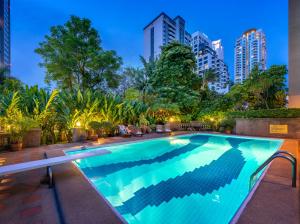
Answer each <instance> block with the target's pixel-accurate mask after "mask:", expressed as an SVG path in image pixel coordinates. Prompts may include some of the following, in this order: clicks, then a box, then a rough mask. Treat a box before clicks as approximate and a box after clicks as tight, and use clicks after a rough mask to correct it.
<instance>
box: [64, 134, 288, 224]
mask: <svg viewBox="0 0 300 224" xmlns="http://www.w3.org/2000/svg"><path fill="white" fill-rule="evenodd" d="M199 134H201V135H211V136H232V137H235V138H248V139H263V140H278V141H281V143H280V145H279V146H278V148H277V150H276V151H278V150H280V148H281V147H282V145H283V143H284V139H282V138H272V137H255V136H243V135H233V134H218V133H205V132H194V133H187V134H179V135H175V136H189V135H199ZM175 136H174V137H175ZM170 137H173V136H164V137H158V138H151V139H137V140H133V141H126V142H114V143H109V144H104V145H100V146H93V147H87V148H85V149H84V150H90V149H105V147H111V146H116V145H126V144H132V143H138V142H144V141H151V140H158V139H166V138H170ZM80 150H82V149H80V148H79V149H65V150H63V153H64V154H66V152H74V151H80ZM272 162H273V161H272ZM272 162H270V163H269V164H268V165H267V166H266V168H265V169H264V171H263V172H262V174H261V175H260V177H259V179H258V180H257V181H256V183H255V184H254V186H253V187H252V189H251V191H250V192H249V193H248V194H247V196H246V198H245V199H244V200H243V202H242V203H241V205H240V206H239V208H238V209H237V210H236V212H235V213H234V215H233V217H232V218H231V220H230V222H229V223H230V224H235V223H237V222H238V220H239V218H240V217H241V215H242V213H243V212H244V210H245V208H246V206H247V204H248V203H249V202H250V200H251V198H252V197H253V195H254V193H255V192H256V190H257V188H258V187H259V185H260V183H261V181H262V180H263V178H264V177H265V175H266V173H267V171H268V169H269V168H270V166H271V164H272ZM72 164H73V165H74V166H75V167H76V169H77V170H79V172H80V173H81V174H82V176H83V177H84V178H85V179H86V180H87V181H88V182H89V183H90V185H91V186H92V187H93V189H94V190H95V191H96V192H97V193H98V194H99V195H100V197H101V198H102V199H104V201H105V202H106V203H107V205H108V206H109V207H110V208H111V209H112V211H113V212H114V213H115V214H116V215H117V216H118V217H119V218H120V219H121V220H122V221H123V222H124V223H128V222H127V221H126V220H125V218H124V217H123V216H122V215H121V214H120V213H119V212H118V211H117V210H116V209H115V208H114V207H113V206H112V205H111V204H110V202H109V201H108V200H107V199H106V198H105V196H103V195H102V193H101V192H100V191H99V190H98V189H97V188H96V187H95V186H94V184H93V183H92V182H91V181H90V180H89V179H88V177H87V176H86V175H85V174H84V173H83V171H82V170H81V169H80V168H79V167H78V166H77V165H76V164H74V162H72Z"/></svg>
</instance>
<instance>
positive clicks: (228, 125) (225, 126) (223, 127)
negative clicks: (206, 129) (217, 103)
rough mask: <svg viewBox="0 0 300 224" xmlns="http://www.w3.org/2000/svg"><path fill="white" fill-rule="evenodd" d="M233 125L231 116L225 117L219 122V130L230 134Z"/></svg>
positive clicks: (233, 121)
mask: <svg viewBox="0 0 300 224" xmlns="http://www.w3.org/2000/svg"><path fill="white" fill-rule="evenodd" d="M234 127H235V120H234V119H232V118H226V119H224V120H223V121H222V122H221V123H220V129H219V130H220V132H224V133H226V134H232V132H233V129H234Z"/></svg>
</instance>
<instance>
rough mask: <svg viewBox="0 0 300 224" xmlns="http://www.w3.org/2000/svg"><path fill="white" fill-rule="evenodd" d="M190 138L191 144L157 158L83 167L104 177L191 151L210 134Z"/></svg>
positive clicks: (160, 161) (88, 173) (89, 174)
mask: <svg viewBox="0 0 300 224" xmlns="http://www.w3.org/2000/svg"><path fill="white" fill-rule="evenodd" d="M189 140H190V143H189V144H187V145H185V146H183V147H180V148H177V149H174V150H172V151H170V152H167V153H164V154H162V155H160V156H157V157H155V158H152V159H143V160H138V161H130V162H120V163H112V164H106V165H102V166H97V167H91V168H89V167H86V168H82V170H83V172H84V173H85V174H86V175H87V176H89V177H91V176H98V177H99V176H101V177H104V176H107V175H109V174H111V173H114V172H117V171H119V170H122V169H126V168H132V167H135V166H141V165H146V164H152V163H162V162H164V161H167V160H169V159H172V158H174V157H176V156H179V155H181V154H184V153H187V152H190V151H192V150H194V149H195V148H197V147H199V146H201V145H204V144H205V143H207V142H208V140H209V136H206V135H195V136H192V137H191V138H190V139H189ZM137 150H138V149H137ZM153 150H155V149H153Z"/></svg>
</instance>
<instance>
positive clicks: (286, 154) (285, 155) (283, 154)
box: [249, 150, 297, 191]
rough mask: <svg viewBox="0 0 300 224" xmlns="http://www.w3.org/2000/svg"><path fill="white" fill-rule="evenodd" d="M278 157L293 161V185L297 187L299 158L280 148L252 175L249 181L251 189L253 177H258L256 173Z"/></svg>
mask: <svg viewBox="0 0 300 224" xmlns="http://www.w3.org/2000/svg"><path fill="white" fill-rule="evenodd" d="M276 158H283V159H286V160H288V161H290V162H291V164H292V187H296V185H297V184H296V183H297V159H296V157H295V156H294V155H293V154H291V153H289V152H287V151H283V150H279V151H277V152H275V153H274V154H273V155H272V156H270V157H269V158H268V159H267V160H266V161H265V162H264V163H263V164H261V165H260V166H259V167H258V168H257V169H256V170H255V171H254V172H253V173H252V175H251V176H250V181H249V191H250V190H251V189H252V187H253V179H254V177H256V175H257V174H258V173H259V172H260V171H261V170H263V169H264V168H265V167H266V166H267V165H268V164H269V163H270V162H272V161H273V160H274V159H276Z"/></svg>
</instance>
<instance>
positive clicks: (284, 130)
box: [270, 124, 288, 134]
mask: <svg viewBox="0 0 300 224" xmlns="http://www.w3.org/2000/svg"><path fill="white" fill-rule="evenodd" d="M270 134H288V125H287V124H270Z"/></svg>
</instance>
